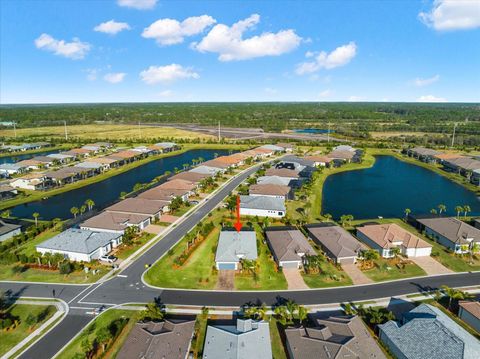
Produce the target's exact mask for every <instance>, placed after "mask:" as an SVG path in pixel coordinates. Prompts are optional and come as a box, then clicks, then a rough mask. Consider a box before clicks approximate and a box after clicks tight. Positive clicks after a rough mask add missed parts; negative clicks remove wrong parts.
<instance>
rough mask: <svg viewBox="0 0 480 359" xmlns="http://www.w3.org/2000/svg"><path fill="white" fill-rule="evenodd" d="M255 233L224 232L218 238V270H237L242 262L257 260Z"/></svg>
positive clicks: (216, 260) (216, 257) (216, 259)
mask: <svg viewBox="0 0 480 359" xmlns="http://www.w3.org/2000/svg"><path fill="white" fill-rule="evenodd" d="M257 256H258V254H257V236H256V234H255V231H240V232H237V231H235V230H231V231H222V232H220V237H219V238H218V246H217V252H216V254H215V263H216V266H217V269H218V270H237V269H238V268H239V267H238V265H239V263H240V260H242V259H248V260H255V259H257Z"/></svg>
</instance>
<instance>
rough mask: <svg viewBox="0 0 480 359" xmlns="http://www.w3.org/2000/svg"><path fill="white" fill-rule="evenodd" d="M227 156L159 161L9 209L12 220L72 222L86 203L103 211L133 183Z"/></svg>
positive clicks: (193, 154) (191, 154) (209, 153)
mask: <svg viewBox="0 0 480 359" xmlns="http://www.w3.org/2000/svg"><path fill="white" fill-rule="evenodd" d="M215 153H217V154H218V155H219V156H222V155H226V154H228V150H201V149H200V150H191V151H187V152H184V153H181V154H179V155H175V156H171V157H165V158H160V159H158V160H155V161H152V162H149V163H146V164H144V165H141V166H139V167H136V168H134V169H131V170H130V171H127V172H123V173H121V174H118V175H116V176H113V177H110V178H107V179H105V180H103V181H100V182H96V183H92V184H90V185H88V186H85V187H82V188H78V189H74V190H72V191H68V192H64V193H61V194H59V195H56V196H53V197H50V198H48V199H46V200H43V201H36V202H31V203H26V204H21V205H18V206H16V207H13V208H11V211H12V216H15V217H20V218H32V214H33V213H35V212H38V213H40V219H45V220H50V219H53V218H57V217H58V218H62V219H66V218H71V217H72V214H71V213H70V208H72V207H80V206H81V205H82V204H83V203H84V202H85V201H86V200H87V199H89V198H91V199H92V200H93V201H94V202H95V209H97V210H100V209H103V208H105V207H107V206H109V205H110V204H112V203H113V202H114V201H116V200H117V199H118V198H119V197H120V193H121V192H123V191H125V192H130V191H131V190H132V188H133V186H135V184H136V183H148V182H150V181H151V180H153V179H154V178H155V177H157V176H161V175H163V174H164V173H165V171H171V172H173V170H174V168H175V167H177V168H178V169H182V168H183V164H184V163H188V164H192V160H193V159H194V158H199V157H203V158H204V159H205V161H208V160H211V159H213V158H214V154H215Z"/></svg>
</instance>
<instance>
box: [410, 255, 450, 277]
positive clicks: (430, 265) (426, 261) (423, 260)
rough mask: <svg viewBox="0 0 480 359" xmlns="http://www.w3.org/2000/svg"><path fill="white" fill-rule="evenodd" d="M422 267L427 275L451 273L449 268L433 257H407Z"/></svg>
mask: <svg viewBox="0 0 480 359" xmlns="http://www.w3.org/2000/svg"><path fill="white" fill-rule="evenodd" d="M408 259H410V260H411V261H412V262H413V263H415V264H416V265H418V266H419V267H420V268H422V269H423V270H424V271H425V272H426V273H427V274H428V275H432V274H447V273H452V271H451V270H450V269H448V268H447V267H445V266H443V265H442V264H440V263H439V262H437V261H436V260H435V259H434V258H433V257H430V256H425V257H411V258H408Z"/></svg>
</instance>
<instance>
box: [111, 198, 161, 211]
mask: <svg viewBox="0 0 480 359" xmlns="http://www.w3.org/2000/svg"><path fill="white" fill-rule="evenodd" d="M165 205H166V203H165V202H163V201H151V200H148V199H144V198H140V197H134V198H126V199H124V200H122V201H120V202H117V203H115V204H114V205H112V206H110V207H107V208H106V209H105V210H106V211H110V212H124V213H136V214H148V215H155V214H157V213H159V212H161V211H162V209H163V207H164V206H165Z"/></svg>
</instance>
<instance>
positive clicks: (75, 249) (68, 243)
mask: <svg viewBox="0 0 480 359" xmlns="http://www.w3.org/2000/svg"><path fill="white" fill-rule="evenodd" d="M121 243H122V235H121V234H119V233H109V232H94V231H89V230H86V229H76V228H70V229H67V230H66V231H64V232H62V233H60V234H57V235H56V236H54V237H52V238H50V239H47V240H46V241H44V242H42V243H40V244H39V245H37V246H36V249H37V251H38V252H40V253H42V254H45V253H51V254H56V253H60V254H62V255H63V256H64V257H65V258H67V259H69V260H72V261H78V262H80V261H83V262H91V261H92V260H95V259H98V258H100V257H101V256H102V255H104V254H108V253H110V252H111V251H112V249H113V248H115V247H117V246H118V245H120V244H121Z"/></svg>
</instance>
